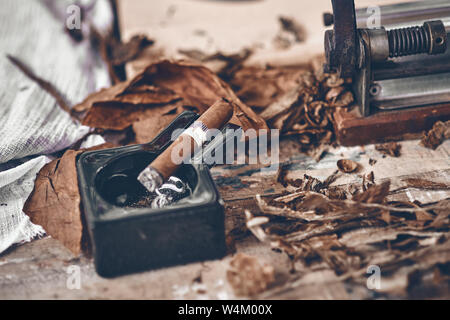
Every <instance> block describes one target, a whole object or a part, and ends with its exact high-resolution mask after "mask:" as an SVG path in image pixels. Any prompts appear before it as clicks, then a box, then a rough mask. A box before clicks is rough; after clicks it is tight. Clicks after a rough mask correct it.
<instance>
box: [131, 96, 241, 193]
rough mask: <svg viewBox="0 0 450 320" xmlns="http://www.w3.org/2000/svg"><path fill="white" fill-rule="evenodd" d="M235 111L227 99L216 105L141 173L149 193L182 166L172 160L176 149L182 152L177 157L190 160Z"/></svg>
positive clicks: (140, 179)
mask: <svg viewBox="0 0 450 320" xmlns="http://www.w3.org/2000/svg"><path fill="white" fill-rule="evenodd" d="M233 111H234V106H233V104H232V103H230V102H229V101H227V100H225V99H221V100H219V101H217V102H216V103H214V104H213V105H212V106H211V107H210V108H209V109H208V110H207V111H206V112H205V113H203V115H202V116H201V117H200V118H199V119H198V120H197V121H195V122H194V124H193V125H192V126H190V127H189V128H188V129H187V130H186V131H185V132H184V133H183V134H181V135H180V136H179V137H178V139H177V140H175V141H174V142H173V143H172V144H171V145H170V146H169V147H168V148H167V149H166V150H165V151H164V152H163V153H161V154H160V155H159V156H158V157H157V158H156V159H155V160H154V161H153V162H152V163H151V164H150V165H149V166H148V167H147V168H145V169H144V170H143V171H142V172H141V174H140V175H139V177H138V180H139V182H140V183H141V184H142V185H143V186H144V187H145V188H146V189H147V190H148V191H150V192H154V191H155V190H156V189H157V188H159V187H160V186H161V185H162V184H163V183H164V181H166V180H167V179H169V178H170V177H171V176H172V175H173V174H174V173H175V171H176V170H177V169H178V168H179V167H180V164H177V163H174V161H173V158H172V155H173V152H175V151H174V150H175V148H177V149H179V150H180V152H179V153H178V154H177V157H179V158H181V159H182V160H183V162H184V160H187V159H190V158H191V157H192V156H193V155H194V154H195V153H196V152H197V151H198V150H199V149H200V148H201V147H202V146H203V144H204V143H205V142H206V132H207V131H208V130H210V129H221V128H222V127H224V126H225V125H226V124H227V123H228V122H229V121H230V119H231V117H232V116H233ZM180 146H181V148H180Z"/></svg>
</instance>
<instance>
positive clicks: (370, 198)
mask: <svg viewBox="0 0 450 320" xmlns="http://www.w3.org/2000/svg"><path fill="white" fill-rule="evenodd" d="M390 186H391V182H390V181H389V180H387V181H384V182H383V183H381V184H380V185H373V186H371V187H369V188H368V189H367V190H366V191H364V192H363V193H358V194H356V195H354V196H353V198H352V200H353V201H358V202H363V203H383V202H384V201H385V199H386V197H387V195H388V194H389V188H390Z"/></svg>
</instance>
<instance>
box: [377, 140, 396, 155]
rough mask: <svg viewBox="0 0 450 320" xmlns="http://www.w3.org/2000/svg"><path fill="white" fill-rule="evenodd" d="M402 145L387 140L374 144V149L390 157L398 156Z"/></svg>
mask: <svg viewBox="0 0 450 320" xmlns="http://www.w3.org/2000/svg"><path fill="white" fill-rule="evenodd" d="M401 148H402V146H401V145H400V144H398V143H396V142H388V143H384V144H379V145H376V146H375V149H376V150H378V151H379V152H381V153H382V154H384V155H387V156H391V157H400V150H401Z"/></svg>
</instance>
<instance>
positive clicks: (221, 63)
mask: <svg viewBox="0 0 450 320" xmlns="http://www.w3.org/2000/svg"><path fill="white" fill-rule="evenodd" d="M178 52H179V53H181V54H183V55H185V56H187V57H189V58H191V59H193V60H194V61H197V62H201V63H202V64H203V65H204V66H205V67H207V68H209V69H211V70H212V71H213V72H215V73H216V74H217V75H218V76H219V77H220V78H221V79H223V80H225V81H228V80H230V79H231V78H232V77H233V76H234V74H235V73H236V71H238V70H239V69H241V68H242V67H243V65H244V62H245V61H246V60H247V59H248V58H250V56H251V55H252V54H253V51H252V50H251V49H247V48H244V49H242V50H241V51H240V52H237V53H234V54H225V53H223V52H220V51H219V52H217V53H215V54H211V55H207V54H205V53H203V52H201V51H199V50H195V49H194V50H178Z"/></svg>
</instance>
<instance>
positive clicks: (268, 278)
mask: <svg viewBox="0 0 450 320" xmlns="http://www.w3.org/2000/svg"><path fill="white" fill-rule="evenodd" d="M227 280H228V282H229V283H230V285H231V287H232V288H233V290H234V292H235V294H236V295H237V296H250V297H251V296H254V295H256V294H259V293H261V292H264V291H265V290H266V289H267V287H268V286H269V285H270V284H271V283H273V282H274V281H275V270H274V268H273V267H272V266H270V265H267V264H264V265H262V264H261V263H260V262H259V261H258V259H257V258H256V257H252V256H248V255H245V254H243V253H238V254H237V255H236V256H235V257H234V258H233V260H231V262H230V268H229V269H228V270H227Z"/></svg>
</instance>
